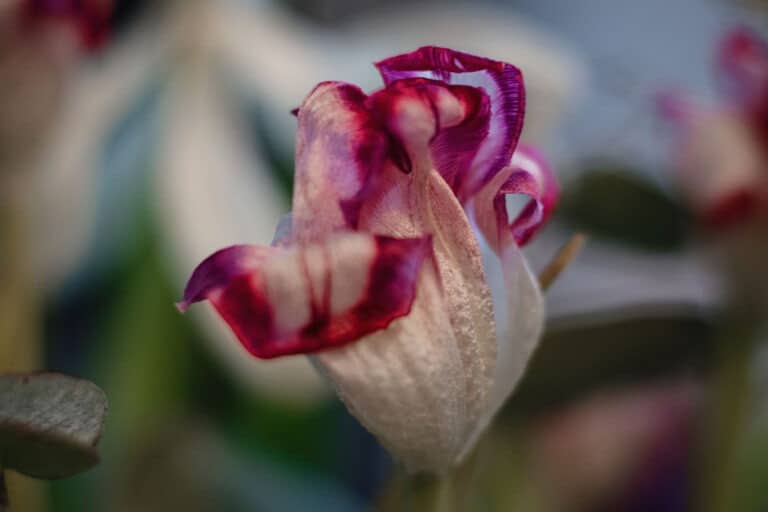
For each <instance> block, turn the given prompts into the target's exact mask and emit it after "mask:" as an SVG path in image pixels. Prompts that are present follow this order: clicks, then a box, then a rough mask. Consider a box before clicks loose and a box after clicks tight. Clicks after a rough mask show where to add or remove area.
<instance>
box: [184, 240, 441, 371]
mask: <svg viewBox="0 0 768 512" xmlns="http://www.w3.org/2000/svg"><path fill="white" fill-rule="evenodd" d="M430 254H431V243H430V240H429V238H428V237H424V238H410V239H395V238H388V237H381V236H373V235H369V234H363V233H348V232H347V233H340V234H336V235H334V236H332V237H330V238H328V239H327V240H326V241H324V242H323V243H316V244H310V245H305V246H299V247H290V248H287V247H259V246H235V247H230V248H228V249H223V250H221V251H219V252H217V253H215V254H213V255H212V256H210V257H209V258H208V259H206V260H205V261H203V262H202V263H201V264H200V265H199V266H198V268H197V269H196V270H195V272H194V273H193V274H192V277H191V279H190V281H189V284H188V285H187V289H186V290H185V293H184V300H183V301H182V303H181V304H180V308H182V309H183V308H185V307H187V306H188V305H189V304H191V303H192V302H197V301H200V300H205V299H207V300H209V301H210V302H211V303H212V304H213V305H214V306H215V307H216V309H217V311H218V312H219V314H220V315H221V316H222V318H224V320H225V321H226V322H227V323H228V324H229V326H230V328H231V329H232V330H233V331H234V333H235V334H236V335H237V337H238V339H239V340H240V342H241V343H242V344H243V345H244V346H245V348H246V349H247V350H248V351H249V352H251V353H252V354H253V355H255V356H256V357H261V358H272V357H277V356H282V355H288V354H296V353H308V352H316V351H320V350H324V349H328V348H333V347H339V346H342V345H345V344H347V343H351V342H353V341H355V340H357V339H359V338H360V337H362V336H365V335H366V334H370V333H372V332H375V331H377V330H380V329H384V328H386V327H387V325H389V323H390V322H391V321H392V320H394V319H396V318H399V317H401V316H404V315H407V314H408V313H409V312H410V310H411V305H412V303H413V300H414V296H415V292H416V283H417V279H418V275H419V271H420V269H421V267H422V263H423V261H424V260H425V259H427V258H428V257H429V255H430Z"/></svg>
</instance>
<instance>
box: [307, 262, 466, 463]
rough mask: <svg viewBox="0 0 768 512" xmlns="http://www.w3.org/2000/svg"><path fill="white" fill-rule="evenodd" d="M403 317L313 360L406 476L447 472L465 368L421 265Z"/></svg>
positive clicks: (434, 286)
mask: <svg viewBox="0 0 768 512" xmlns="http://www.w3.org/2000/svg"><path fill="white" fill-rule="evenodd" d="M417 296H418V297H417V299H416V302H415V303H414V307H413V311H412V312H411V314H410V315H408V316H407V317H404V318H400V319H398V320H396V321H394V322H392V324H390V326H389V327H388V328H387V329H385V330H383V331H379V332H376V333H374V334H372V335H370V336H367V337H365V338H363V339H362V340H360V341H359V342H358V343H353V344H350V345H347V346H345V347H342V348H340V349H338V350H331V351H326V352H322V353H319V354H317V356H316V357H315V359H316V361H317V363H318V366H319V367H320V369H321V371H323V373H324V374H326V375H327V376H328V377H329V378H330V380H331V381H332V382H333V384H334V386H335V387H336V390H337V391H338V393H339V396H340V397H341V399H342V400H343V401H344V403H345V404H346V405H347V407H348V408H349V410H350V411H351V412H352V413H353V414H354V415H355V416H356V417H357V418H358V419H359V420H360V422H361V423H362V424H363V425H365V426H366V428H368V429H369V430H370V431H371V432H372V433H373V434H374V435H375V436H376V437H377V438H378V439H379V441H380V442H381V443H382V445H384V447H385V448H387V450H389V451H390V452H391V453H392V454H393V456H394V457H395V458H396V459H397V460H399V461H401V462H402V463H403V464H404V465H405V467H406V468H407V469H408V470H409V471H411V472H417V471H422V470H423V471H430V472H435V471H437V472H441V471H444V470H446V469H448V468H450V467H451V466H452V465H453V464H454V462H455V460H456V458H457V456H458V455H459V450H460V449H461V447H462V446H463V443H464V439H465V438H466V417H467V408H468V407H470V406H472V405H473V402H472V401H470V400H468V397H467V394H466V387H465V384H464V380H463V379H462V376H463V375H464V372H465V369H464V362H463V360H462V356H461V353H460V346H459V344H458V343H457V341H456V339H455V338H454V332H453V329H452V327H451V318H450V310H449V309H448V308H446V307H445V303H444V302H443V292H442V290H441V288H440V284H439V280H438V278H437V276H436V274H435V273H434V269H433V268H432V267H431V266H429V265H425V266H424V269H423V270H422V275H421V280H420V284H419V287H418V293H417Z"/></svg>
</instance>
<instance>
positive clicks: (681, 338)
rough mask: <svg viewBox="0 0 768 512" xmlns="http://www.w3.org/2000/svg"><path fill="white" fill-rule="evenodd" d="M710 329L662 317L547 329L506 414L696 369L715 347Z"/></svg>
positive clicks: (682, 318)
mask: <svg viewBox="0 0 768 512" xmlns="http://www.w3.org/2000/svg"><path fill="white" fill-rule="evenodd" d="M713 327H714V326H713V325H712V324H711V323H710V322H707V321H705V320H703V319H701V318H698V317H697V316H695V315H690V316H685V315H664V314H662V313H659V314H649V315H644V316H637V317H627V318H615V319H605V320H603V321H599V319H592V320H591V321H590V322H588V323H584V324H576V323H575V322H574V323H573V324H572V325H568V324H563V325H561V326H559V327H558V326H553V327H551V328H550V329H549V330H548V332H546V333H545V335H544V337H543V339H542V341H541V344H540V345H539V348H538V349H537V351H536V353H535V354H534V356H533V359H532V360H531V362H530V364H529V367H528V370H527V371H526V374H525V376H524V378H523V381H522V382H521V384H520V386H519V387H518V389H517V391H516V392H515V394H514V396H513V397H512V400H511V401H510V405H511V407H510V408H511V409H515V410H519V409H524V410H531V409H543V408H550V407H553V406H557V405H560V404H562V403H564V402H567V401H569V400H573V399H575V398H578V397H579V396H583V395H585V394H587V393H589V392H591V391H594V390H596V389H600V388H604V387H608V386H614V385H617V384H626V383H632V382H637V381H642V380H645V379H649V378H656V377H659V376H663V375H667V374H670V373H673V372H677V371H681V370H687V369H690V368H695V367H700V366H702V365H705V364H707V362H708V361H709V358H710V357H711V355H712V353H713V349H714V347H715V336H714V329H713Z"/></svg>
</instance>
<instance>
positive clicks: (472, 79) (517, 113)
mask: <svg viewBox="0 0 768 512" xmlns="http://www.w3.org/2000/svg"><path fill="white" fill-rule="evenodd" d="M376 66H377V67H378V69H379V71H380V72H381V75H382V77H383V78H384V81H385V83H386V84H388V85H389V84H391V83H392V82H394V81H396V80H402V79H404V78H415V77H423V78H431V79H435V80H440V81H444V82H446V83H448V84H456V85H469V86H473V87H479V88H482V89H483V90H484V91H485V93H486V94H487V95H488V97H489V99H490V121H489V127H488V136H487V137H486V138H485V140H484V141H483V142H482V144H481V145H480V147H479V148H478V149H477V152H476V154H475V156H474V158H473V159H472V165H471V166H469V167H467V168H466V169H465V171H464V172H465V173H466V176H465V177H463V178H462V179H460V180H459V181H460V183H461V188H460V190H457V196H458V197H459V199H460V200H461V201H465V200H467V199H468V198H469V197H470V196H471V195H472V194H473V193H474V192H476V191H477V190H478V189H480V188H481V187H482V186H483V185H484V184H485V183H487V182H488V181H489V180H490V179H491V178H492V177H493V175H494V174H495V173H496V172H498V171H499V170H500V169H502V168H503V167H505V166H506V165H507V164H508V163H509V159H510V157H511V156H512V152H513V151H514V150H515V146H516V145H517V141H518V139H519V137H520V133H521V131H522V128H523V114H524V111H525V88H524V86H523V78H522V74H521V73H520V70H519V69H517V68H516V67H515V66H512V65H511V64H507V63H504V62H499V61H494V60H491V59H485V58H482V57H477V56H474V55H470V54H467V53H462V52H457V51H455V50H450V49H448V48H439V47H434V46H425V47H422V48H419V49H418V50H416V51H414V52H411V53H407V54H403V55H398V56H395V57H391V58H389V59H385V60H383V61H381V62H378V63H377V64H376Z"/></svg>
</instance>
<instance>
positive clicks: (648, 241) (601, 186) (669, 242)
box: [557, 163, 689, 251]
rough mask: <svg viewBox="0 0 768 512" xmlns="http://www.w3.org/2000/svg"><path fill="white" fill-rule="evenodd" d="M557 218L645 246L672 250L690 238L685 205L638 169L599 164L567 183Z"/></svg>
mask: <svg viewBox="0 0 768 512" xmlns="http://www.w3.org/2000/svg"><path fill="white" fill-rule="evenodd" d="M557 213H558V216H559V217H560V218H561V220H563V221H564V222H565V223H567V224H569V225H570V226H572V227H574V228H575V229H578V230H580V231H584V232H586V233H588V234H589V235H591V236H597V237H602V238H606V239H609V240H613V241H617V242H622V243H626V244H628V245H631V246H634V247H639V248H643V249H650V250H657V251H673V250H676V249H679V248H680V247H682V246H683V245H684V244H685V242H686V237H687V235H688V230H689V219H688V215H687V213H686V212H685V211H684V210H683V208H682V207H681V206H680V205H679V204H678V203H677V202H675V201H674V200H673V199H671V198H670V197H668V196H667V195H666V194H665V193H664V192H663V191H662V190H661V189H660V188H659V187H657V186H656V185H655V184H653V183H651V182H650V181H648V180H647V179H645V178H643V177H641V176H640V173H639V172H635V171H633V170H631V169H626V168H623V167H621V166H620V165H612V164H610V163H608V164H598V165H594V166H591V167H590V169H589V170H588V171H587V172H586V173H585V174H584V175H583V176H582V177H581V178H579V179H578V180H577V181H575V182H574V183H571V184H570V185H569V186H568V187H566V189H565V191H564V193H563V197H562V198H561V200H560V204H559V206H558V211H557Z"/></svg>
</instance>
